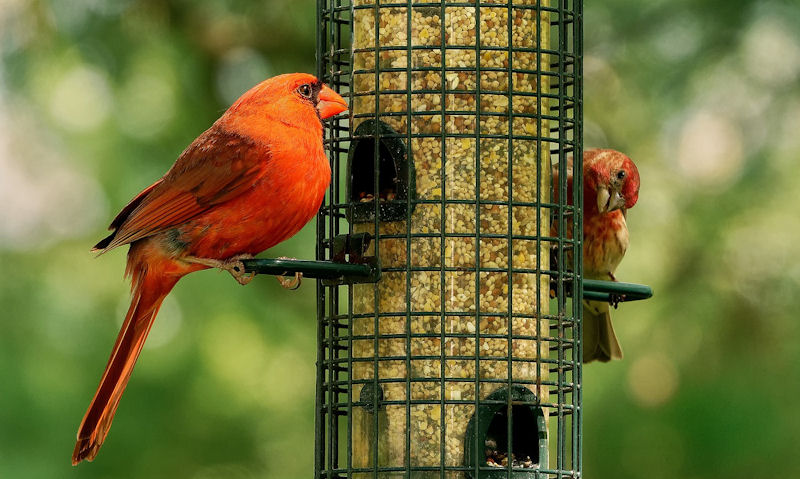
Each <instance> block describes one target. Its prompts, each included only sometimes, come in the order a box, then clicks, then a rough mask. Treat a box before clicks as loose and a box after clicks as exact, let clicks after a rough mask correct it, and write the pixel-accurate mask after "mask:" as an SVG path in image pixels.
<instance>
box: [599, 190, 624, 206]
mask: <svg viewBox="0 0 800 479" xmlns="http://www.w3.org/2000/svg"><path fill="white" fill-rule="evenodd" d="M619 209H621V210H623V211H624V209H625V198H623V197H622V195H621V194H619V191H613V190H609V189H608V188H606V187H603V186H601V187H600V188H598V189H597V211H599V212H600V213H611V212H612V211H614V210H619Z"/></svg>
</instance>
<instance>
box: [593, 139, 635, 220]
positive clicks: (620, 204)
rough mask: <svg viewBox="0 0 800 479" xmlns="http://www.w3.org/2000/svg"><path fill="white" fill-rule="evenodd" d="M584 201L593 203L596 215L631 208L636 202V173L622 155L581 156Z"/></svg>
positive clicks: (612, 152)
mask: <svg viewBox="0 0 800 479" xmlns="http://www.w3.org/2000/svg"><path fill="white" fill-rule="evenodd" d="M583 184H584V197H585V198H584V199H585V201H586V202H587V204H591V203H589V202H590V201H591V199H592V198H595V199H596V201H597V202H596V206H597V211H598V212H599V213H608V212H611V211H614V210H622V211H623V213H624V212H625V210H627V209H628V208H633V206H634V205H635V204H636V202H637V201H638V200H639V170H638V169H636V165H635V164H634V163H633V161H632V160H631V159H630V158H628V157H627V156H626V155H624V154H622V153H620V152H619V151H615V150H601V149H596V150H587V151H585V152H583Z"/></svg>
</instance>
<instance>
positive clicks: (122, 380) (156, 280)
mask: <svg viewBox="0 0 800 479" xmlns="http://www.w3.org/2000/svg"><path fill="white" fill-rule="evenodd" d="M159 266H161V265H160V264H158V263H155V264H154V263H149V264H148V263H147V262H145V261H144V260H143V259H142V258H141V255H140V254H137V251H136V246H135V245H134V246H132V247H131V251H130V253H129V254H128V268H127V272H126V273H127V274H129V275H130V276H131V280H132V284H131V289H132V295H131V306H130V308H129V309H128V314H127V315H126V316H125V322H124V323H123V324H122V329H120V331H119V336H117V342H116V343H115V344H114V349H113V350H112V351H111V357H110V358H109V359H108V364H107V365H106V370H105V372H104V373H103V378H102V379H101V380H100V386H98V388H97V392H96V393H95V395H94V398H93V399H92V403H91V404H90V405H89V409H88V410H87V411H86V415H85V416H84V417H83V421H82V422H81V427H80V428H79V429H78V441H77V443H76V444H75V451H74V452H73V453H72V464H73V465H77V464H78V463H79V462H81V461H82V460H84V459H87V460H89V461H91V460H93V459H94V458H95V456H96V455H97V452H98V451H99V450H100V446H102V445H103V440H105V438H106V435H107V434H108V430H109V428H110V427H111V421H112V420H113V419H114V412H115V411H116V410H117V405H118V404H119V400H120V398H121V397H122V393H123V392H124V391H125V386H126V385H127V384H128V378H130V376H131V372H132V371H133V366H134V365H135V364H136V359H137V358H138V357H139V353H140V352H141V351H142V346H143V345H144V341H145V339H147V333H148V332H150V327H151V326H152V325H153V320H154V319H155V317H156V314H157V313H158V309H159V308H160V307H161V302H162V301H164V297H165V296H166V295H167V293H169V292H170V290H171V289H172V287H173V286H175V283H177V282H178V279H179V277H180V276H177V275H174V276H173V275H166V274H164V272H163V269H164V268H160V267H159Z"/></svg>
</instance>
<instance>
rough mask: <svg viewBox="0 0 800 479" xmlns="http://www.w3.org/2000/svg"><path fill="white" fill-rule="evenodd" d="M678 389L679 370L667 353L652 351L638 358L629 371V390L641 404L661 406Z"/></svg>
mask: <svg viewBox="0 0 800 479" xmlns="http://www.w3.org/2000/svg"><path fill="white" fill-rule="evenodd" d="M677 390H678V371H677V369H676V368H675V365H674V364H673V363H672V360H671V359H670V358H669V357H667V356H666V355H663V354H660V353H652V354H649V355H644V356H640V357H638V358H636V359H635V360H634V362H633V365H632V366H631V368H630V370H629V371H628V391H629V392H630V395H631V397H632V398H633V400H634V401H635V402H636V403H637V404H639V405H640V406H645V407H656V406H660V405H662V404H664V403H666V402H667V401H669V400H670V398H672V396H673V395H674V394H675V392H676V391H677Z"/></svg>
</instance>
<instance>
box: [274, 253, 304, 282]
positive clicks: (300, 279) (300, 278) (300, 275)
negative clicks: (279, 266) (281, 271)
mask: <svg viewBox="0 0 800 479" xmlns="http://www.w3.org/2000/svg"><path fill="white" fill-rule="evenodd" d="M277 259H294V258H289V257H288V256H279V257H278V258H277ZM275 279H277V280H278V282H279V283H280V284H281V286H283V287H284V288H286V289H290V290H295V289H297V288H299V287H300V283H302V282H303V273H295V274H294V276H293V277H292V279H289V278H288V277H285V276H275Z"/></svg>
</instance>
